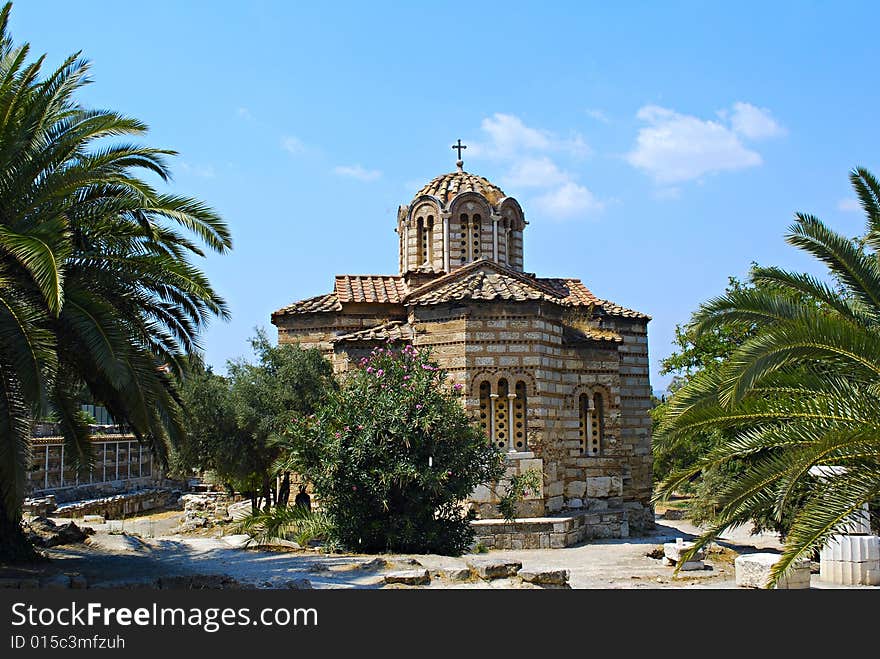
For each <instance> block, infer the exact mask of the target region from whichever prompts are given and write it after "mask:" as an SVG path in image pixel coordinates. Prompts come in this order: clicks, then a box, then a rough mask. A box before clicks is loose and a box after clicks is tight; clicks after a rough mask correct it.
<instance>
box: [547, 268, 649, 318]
mask: <svg viewBox="0 0 880 659" xmlns="http://www.w3.org/2000/svg"><path fill="white" fill-rule="evenodd" d="M539 281H541V282H543V283H545V284H546V285H547V286H550V287H551V288H553V289H554V290H555V291H557V292H558V293H559V294H560V295H561V296H562V297H563V304H566V305H569V306H575V307H579V306H590V305H595V306H597V307H599V308H601V309H602V310H603V311H604V312H605V313H607V314H608V315H609V316H623V317H624V318H647V319H650V316H648V315H646V314H643V313H641V312H640V311H634V310H632V309H627V308H626V307H622V306H620V305H619V304H615V303H614V302H611V301H609V300H602V299H600V298H598V297H596V296H595V295H593V293H592V292H591V291H590V289H588V288H587V287H586V286H584V285H583V283H582V282H581V280H580V279H571V278H567V277H566V278H542V279H540V280H539Z"/></svg>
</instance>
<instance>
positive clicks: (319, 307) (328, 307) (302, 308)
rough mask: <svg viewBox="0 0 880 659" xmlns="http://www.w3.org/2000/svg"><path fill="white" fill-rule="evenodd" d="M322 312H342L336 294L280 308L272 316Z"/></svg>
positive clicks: (308, 299)
mask: <svg viewBox="0 0 880 659" xmlns="http://www.w3.org/2000/svg"><path fill="white" fill-rule="evenodd" d="M324 311H342V305H341V304H340V303H339V298H338V297H336V293H325V294H324V295H316V296H315V297H310V298H307V299H305V300H300V301H299V302H294V303H293V304H289V305H287V306H286V307H282V308H281V309H279V310H278V311H276V312H275V313H273V314H272V316H273V317H275V316H285V315H288V314H300V313H321V312H324Z"/></svg>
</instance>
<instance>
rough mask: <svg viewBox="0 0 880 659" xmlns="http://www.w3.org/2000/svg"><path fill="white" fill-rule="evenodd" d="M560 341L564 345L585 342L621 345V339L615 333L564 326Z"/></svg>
mask: <svg viewBox="0 0 880 659" xmlns="http://www.w3.org/2000/svg"><path fill="white" fill-rule="evenodd" d="M562 340H563V341H564V342H565V343H583V342H586V341H601V342H607V343H622V342H623V337H622V336H620V334H618V333H617V332H612V331H611V330H603V329H599V328H593V327H591V328H589V329H578V328H575V327H570V326H565V327H564V328H563V330H562Z"/></svg>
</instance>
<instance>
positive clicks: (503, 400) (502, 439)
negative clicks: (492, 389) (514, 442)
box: [492, 379, 510, 449]
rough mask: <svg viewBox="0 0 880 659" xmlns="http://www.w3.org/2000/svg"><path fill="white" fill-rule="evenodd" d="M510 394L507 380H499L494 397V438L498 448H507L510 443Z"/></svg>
mask: <svg viewBox="0 0 880 659" xmlns="http://www.w3.org/2000/svg"><path fill="white" fill-rule="evenodd" d="M509 393H510V390H509V387H508V385H507V380H504V379H501V380H498V393H496V394H495V395H493V396H492V398H494V400H495V406H494V407H495V414H494V416H493V419H492V420H493V428H492V430H493V433H492V438H493V440H494V441H495V445H496V446H497V447H498V448H502V449H503V448H507V446H508V442H509V441H510V401H509V400H508V398H507V395H508V394H509Z"/></svg>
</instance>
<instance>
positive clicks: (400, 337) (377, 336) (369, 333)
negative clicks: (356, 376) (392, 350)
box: [333, 320, 415, 343]
mask: <svg viewBox="0 0 880 659" xmlns="http://www.w3.org/2000/svg"><path fill="white" fill-rule="evenodd" d="M413 338H415V332H414V331H413V328H412V326H411V325H410V324H409V323H407V322H405V321H402V320H392V321H391V322H388V323H385V324H383V325H377V326H376V327H371V328H369V329H365V330H360V331H357V332H351V333H350V334H342V335H341V336H337V337H336V338H335V339H333V343H340V342H348V341H412V340H413Z"/></svg>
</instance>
